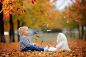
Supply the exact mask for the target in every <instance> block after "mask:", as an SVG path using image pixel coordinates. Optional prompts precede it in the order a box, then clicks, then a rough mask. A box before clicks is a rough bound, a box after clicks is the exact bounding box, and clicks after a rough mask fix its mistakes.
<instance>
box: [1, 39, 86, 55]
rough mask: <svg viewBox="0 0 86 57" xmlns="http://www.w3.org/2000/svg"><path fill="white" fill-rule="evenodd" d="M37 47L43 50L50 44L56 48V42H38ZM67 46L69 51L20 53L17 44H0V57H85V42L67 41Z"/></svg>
mask: <svg viewBox="0 0 86 57" xmlns="http://www.w3.org/2000/svg"><path fill="white" fill-rule="evenodd" d="M35 43H37V46H39V47H41V48H44V47H45V46H46V45H48V44H50V45H52V46H54V47H55V46H56V44H57V43H56V41H52V42H45V41H44V42H43V43H42V44H41V43H40V42H35ZM68 45H69V48H70V49H71V51H66V50H59V51H53V52H52V51H47V52H44V51H35V50H34V51H33V52H32V51H30V50H28V51H27V52H21V51H20V46H19V42H13V43H0V57H85V56H86V41H85V40H68Z"/></svg>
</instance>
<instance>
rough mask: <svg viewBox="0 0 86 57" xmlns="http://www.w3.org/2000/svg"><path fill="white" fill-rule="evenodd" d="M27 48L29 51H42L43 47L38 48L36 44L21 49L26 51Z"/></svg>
mask: <svg viewBox="0 0 86 57" xmlns="http://www.w3.org/2000/svg"><path fill="white" fill-rule="evenodd" d="M28 50H31V51H34V50H36V51H44V48H39V47H38V46H31V47H26V48H25V49H23V50H22V51H23V52H24V51H28Z"/></svg>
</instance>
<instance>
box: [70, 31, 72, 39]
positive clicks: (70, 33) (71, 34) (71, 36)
mask: <svg viewBox="0 0 86 57" xmlns="http://www.w3.org/2000/svg"><path fill="white" fill-rule="evenodd" d="M70 38H72V30H70Z"/></svg>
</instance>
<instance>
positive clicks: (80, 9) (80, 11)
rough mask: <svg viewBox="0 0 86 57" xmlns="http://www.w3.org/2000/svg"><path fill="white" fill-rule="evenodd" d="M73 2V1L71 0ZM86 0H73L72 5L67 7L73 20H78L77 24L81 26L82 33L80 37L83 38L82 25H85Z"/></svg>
mask: <svg viewBox="0 0 86 57" xmlns="http://www.w3.org/2000/svg"><path fill="white" fill-rule="evenodd" d="M72 2H73V1H72ZM85 4H86V0H76V2H73V5H72V6H71V7H69V9H70V12H72V14H74V15H72V16H73V18H74V20H75V21H76V22H78V24H79V26H81V27H82V34H81V39H83V35H84V33H85V32H84V26H85V25H86V11H85V10H86V5H85Z"/></svg>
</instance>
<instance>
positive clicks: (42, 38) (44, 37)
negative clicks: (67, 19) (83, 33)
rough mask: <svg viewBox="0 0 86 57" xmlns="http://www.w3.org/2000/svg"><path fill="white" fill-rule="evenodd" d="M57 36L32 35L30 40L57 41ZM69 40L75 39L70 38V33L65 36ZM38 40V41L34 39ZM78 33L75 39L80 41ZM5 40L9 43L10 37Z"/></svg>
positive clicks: (52, 34) (48, 34) (16, 40)
mask: <svg viewBox="0 0 86 57" xmlns="http://www.w3.org/2000/svg"><path fill="white" fill-rule="evenodd" d="M36 35H37V36H40V38H38V37H36ZM57 35H58V33H42V34H34V35H30V36H28V37H29V38H30V40H31V41H42V40H43V41H55V40H56V39H57ZM65 35H66V37H67V39H68V40H73V39H74V38H73V37H72V38H71V37H70V34H69V33H66V34H65ZM51 36H53V37H54V38H52V37H51ZM34 37H35V38H37V40H35V39H34ZM78 37H79V36H78V33H77V34H75V39H78ZM5 40H6V42H9V36H5ZM15 42H18V38H17V35H15Z"/></svg>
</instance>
